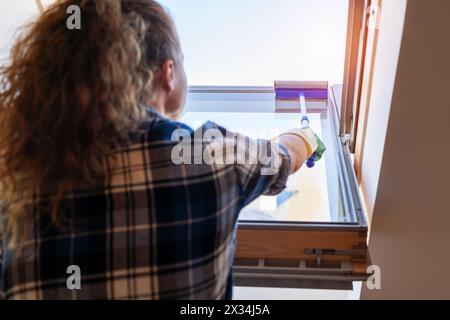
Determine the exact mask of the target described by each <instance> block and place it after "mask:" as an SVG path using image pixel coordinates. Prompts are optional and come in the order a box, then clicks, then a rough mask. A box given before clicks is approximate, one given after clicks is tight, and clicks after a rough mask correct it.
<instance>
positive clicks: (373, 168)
mask: <svg viewBox="0 0 450 320" xmlns="http://www.w3.org/2000/svg"><path fill="white" fill-rule="evenodd" d="M406 2H407V0H394V1H392V0H388V1H383V8H382V12H381V17H380V25H379V37H378V47H377V51H376V56H375V66H374V74H373V82H372V93H371V97H370V106H369V113H368V120H367V131H366V138H365V144H364V150H363V153H362V158H361V161H362V163H361V193H362V196H363V202H364V204H365V205H366V212H367V214H368V216H369V220H370V219H371V217H372V212H373V207H374V204H375V197H376V194H377V188H378V178H379V175H380V169H381V161H382V157H383V151H384V145H385V139H386V130H387V125H388V120H389V112H390V110H391V102H392V92H393V89H394V82H395V75H396V71H397V63H398V56H399V52H400V44H401V39H402V34H403V24H404V17H405V10H406Z"/></svg>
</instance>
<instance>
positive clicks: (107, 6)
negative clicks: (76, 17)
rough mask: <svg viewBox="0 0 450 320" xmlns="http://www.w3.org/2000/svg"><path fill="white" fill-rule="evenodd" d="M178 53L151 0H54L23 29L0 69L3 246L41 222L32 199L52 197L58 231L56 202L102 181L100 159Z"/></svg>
mask: <svg viewBox="0 0 450 320" xmlns="http://www.w3.org/2000/svg"><path fill="white" fill-rule="evenodd" d="M69 5H78V6H79V7H80V9H81V22H82V28H81V30H69V29H68V28H67V27H66V20H67V18H68V14H67V12H66V11H67V7H68V6H69ZM179 53H180V45H179V40H178V36H177V32H176V30H175V27H174V24H173V21H172V19H171V18H170V16H169V15H168V14H167V12H166V11H165V10H164V8H163V7H162V6H161V5H160V4H158V3H157V2H156V1H152V0H101V1H99V0H78V1H77V0H75V1H59V2H57V3H55V4H54V5H53V6H51V7H50V8H49V9H48V10H46V11H45V12H44V13H43V14H42V15H40V16H39V17H38V19H37V20H36V21H35V22H33V23H32V24H30V25H29V26H27V28H25V29H24V32H23V33H22V35H21V36H20V37H19V39H18V40H17V42H16V43H15V45H14V47H13V49H12V51H11V56H10V60H9V61H8V63H7V64H6V65H5V66H3V67H1V68H0V123H1V130H0V194H1V196H0V210H1V215H2V220H3V223H2V228H1V231H2V233H3V235H6V238H7V239H8V245H9V247H10V248H18V247H20V245H21V244H22V243H23V242H24V241H26V239H27V236H28V234H29V231H30V228H31V226H32V225H33V223H34V222H35V219H39V218H40V217H39V216H38V217H36V216H34V214H33V213H32V212H33V210H32V209H31V207H32V206H30V204H32V203H33V201H32V200H33V198H34V197H35V196H36V195H37V194H42V192H43V190H45V191H46V192H48V194H51V195H52V196H51V198H50V199H51V200H49V203H48V210H46V212H47V214H49V215H50V216H51V219H52V221H53V223H55V225H59V224H61V221H62V220H63V218H62V216H61V214H60V211H61V207H60V206H61V201H62V199H64V198H65V197H67V195H68V194H69V193H70V192H71V191H72V190H74V188H77V187H79V186H80V185H82V186H84V187H91V186H98V185H99V184H101V183H102V182H103V181H104V178H105V177H104V176H103V174H102V171H103V163H104V158H105V157H106V156H107V155H108V154H110V153H111V152H112V151H113V149H114V148H116V147H118V146H119V145H121V144H122V143H126V142H127V140H128V139H129V135H130V133H132V132H133V131H134V130H135V129H136V128H137V125H138V124H139V122H140V120H142V118H143V116H144V108H143V106H142V105H143V103H145V101H149V99H151V95H152V92H153V91H154V86H155V83H156V80H157V79H158V76H159V70H160V66H161V65H162V64H163V63H164V61H165V60H167V59H172V60H177V59H178V57H179ZM49 182H50V183H49ZM0 220H1V219H0Z"/></svg>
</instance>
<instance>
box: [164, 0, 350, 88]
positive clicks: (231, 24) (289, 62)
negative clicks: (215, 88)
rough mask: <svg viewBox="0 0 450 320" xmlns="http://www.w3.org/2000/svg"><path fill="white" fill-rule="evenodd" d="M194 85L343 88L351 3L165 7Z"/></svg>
mask: <svg viewBox="0 0 450 320" xmlns="http://www.w3.org/2000/svg"><path fill="white" fill-rule="evenodd" d="M160 2H161V3H162V4H164V5H165V6H166V7H167V8H168V9H169V11H170V13H171V14H172V16H173V17H174V19H175V22H176V24H177V27H178V31H179V33H180V37H181V41H182V45H183V50H184V52H185V59H186V69H187V72H188V76H189V81H190V84H191V85H233V86H237V85H244V86H245V85H267V86H272V85H273V81H274V80H327V81H330V82H331V83H342V78H343V68H344V56H345V43H346V29H347V15H348V0H227V1H222V0H189V1H186V0H162V1H160Z"/></svg>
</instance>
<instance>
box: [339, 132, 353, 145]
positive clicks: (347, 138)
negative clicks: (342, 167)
mask: <svg viewBox="0 0 450 320" xmlns="http://www.w3.org/2000/svg"><path fill="white" fill-rule="evenodd" d="M351 141H352V135H351V134H350V133H345V134H343V135H342V136H341V142H342V144H344V145H349V144H350V142H351Z"/></svg>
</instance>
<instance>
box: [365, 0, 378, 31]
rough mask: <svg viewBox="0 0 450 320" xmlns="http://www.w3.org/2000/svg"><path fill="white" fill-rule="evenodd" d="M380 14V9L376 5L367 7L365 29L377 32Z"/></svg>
mask: <svg viewBox="0 0 450 320" xmlns="http://www.w3.org/2000/svg"><path fill="white" fill-rule="evenodd" d="M380 13H381V8H380V6H379V5H378V1H377V3H374V4H371V5H370V6H369V7H367V14H368V18H367V28H369V30H378V29H379V27H380Z"/></svg>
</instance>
